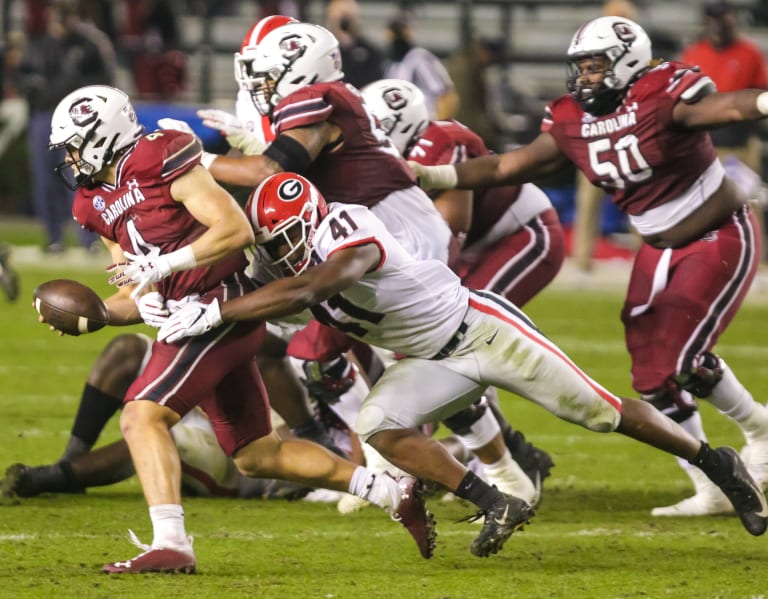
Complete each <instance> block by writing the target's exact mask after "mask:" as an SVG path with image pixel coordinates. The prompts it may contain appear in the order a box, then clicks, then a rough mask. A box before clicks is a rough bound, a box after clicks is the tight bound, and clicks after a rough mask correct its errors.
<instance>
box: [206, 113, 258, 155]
mask: <svg viewBox="0 0 768 599" xmlns="http://www.w3.org/2000/svg"><path fill="white" fill-rule="evenodd" d="M197 116H199V117H200V118H201V119H203V125H205V126H206V127H210V128H211V129H216V130H218V131H221V133H222V134H223V135H224V136H225V137H226V138H227V142H229V145H230V146H232V147H233V148H237V149H238V150H240V151H241V152H242V153H243V154H245V155H246V156H253V155H255V154H263V153H264V150H266V149H267V144H266V143H264V142H263V141H262V140H261V139H259V136H258V135H256V134H255V133H254V132H253V131H250V130H249V129H248V128H247V127H246V126H245V125H244V124H243V122H242V121H241V120H240V119H239V118H237V116H235V115H234V114H231V113H229V112H226V111H224V110H217V109H215V108H203V109H201V110H198V111H197Z"/></svg>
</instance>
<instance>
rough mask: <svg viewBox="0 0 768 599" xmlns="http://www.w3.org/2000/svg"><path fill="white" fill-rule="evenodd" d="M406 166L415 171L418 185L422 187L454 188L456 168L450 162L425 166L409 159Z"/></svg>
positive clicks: (456, 179) (456, 180) (456, 178)
mask: <svg viewBox="0 0 768 599" xmlns="http://www.w3.org/2000/svg"><path fill="white" fill-rule="evenodd" d="M408 166H410V167H411V170H413V172H414V173H416V177H417V178H418V180H419V187H421V188H422V189H454V188H455V187H456V183H457V182H458V177H457V175H456V169H455V168H454V167H453V165H452V164H438V165H436V166H425V165H423V164H419V163H418V162H414V161H413V160H409V161H408Z"/></svg>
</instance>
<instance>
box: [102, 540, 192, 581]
mask: <svg viewBox="0 0 768 599" xmlns="http://www.w3.org/2000/svg"><path fill="white" fill-rule="evenodd" d="M128 533H129V534H130V539H131V542H132V543H133V544H134V545H136V546H137V547H138V548H139V549H143V553H140V554H139V555H137V556H136V557H134V558H132V559H129V560H125V561H124V562H112V563H111V564H105V565H104V566H103V567H102V568H101V571H102V572H104V573H105V574H146V573H149V572H163V573H166V574H194V572H195V568H196V567H197V561H196V560H195V554H194V552H193V551H192V537H189V543H190V547H189V551H188V552H185V551H181V550H179V549H170V548H163V547H151V546H149V545H145V544H144V543H142V542H141V541H139V539H138V538H137V537H136V535H135V534H134V532H133V531H132V530H129V531H128Z"/></svg>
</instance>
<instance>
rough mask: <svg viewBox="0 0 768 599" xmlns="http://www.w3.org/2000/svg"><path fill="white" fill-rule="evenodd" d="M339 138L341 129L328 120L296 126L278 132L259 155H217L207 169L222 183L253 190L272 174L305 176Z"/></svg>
mask: <svg viewBox="0 0 768 599" xmlns="http://www.w3.org/2000/svg"><path fill="white" fill-rule="evenodd" d="M340 137H341V130H340V129H339V128H338V127H337V126H336V125H334V124H333V123H329V122H327V121H324V122H322V123H317V124H315V125H311V126H309V127H297V128H295V129H291V130H289V131H286V132H284V133H281V134H280V135H279V136H278V137H277V138H276V139H275V140H274V141H273V142H272V143H271V144H270V145H269V147H268V148H267V149H266V150H265V151H264V154H262V155H258V156H240V157H232V156H217V157H216V158H215V159H214V160H213V162H211V163H210V164H209V165H208V170H209V171H210V173H211V174H212V175H213V177H214V178H215V179H216V180H217V181H221V182H222V183H228V184H231V185H240V186H243V187H256V186H257V185H259V184H260V183H261V182H262V181H263V180H264V179H266V178H267V177H269V176H270V175H274V174H275V173H282V172H285V171H290V172H295V173H299V174H301V173H306V171H307V168H309V165H310V164H312V162H314V161H315V159H316V158H317V157H318V156H319V155H320V152H322V151H323V149H325V148H326V147H327V146H329V145H332V144H335V143H336V142H337V141H338V140H339V139H340Z"/></svg>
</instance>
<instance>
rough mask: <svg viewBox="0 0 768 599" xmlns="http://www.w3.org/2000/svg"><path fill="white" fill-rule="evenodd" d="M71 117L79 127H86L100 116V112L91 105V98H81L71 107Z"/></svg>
mask: <svg viewBox="0 0 768 599" xmlns="http://www.w3.org/2000/svg"><path fill="white" fill-rule="evenodd" d="M69 118H71V119H72V122H73V123H74V124H75V125H77V126H78V127H85V126H86V125H90V124H91V123H93V122H94V121H95V120H96V119H97V118H99V113H98V112H96V109H95V108H94V107H93V106H92V105H91V99H90V98H81V99H80V100H78V101H77V102H75V103H74V104H72V106H70V107H69Z"/></svg>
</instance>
